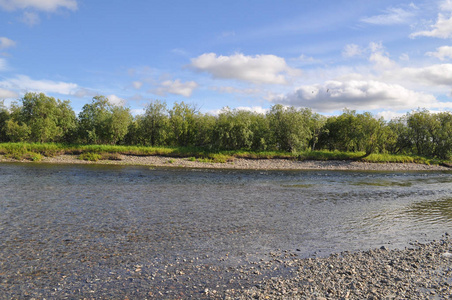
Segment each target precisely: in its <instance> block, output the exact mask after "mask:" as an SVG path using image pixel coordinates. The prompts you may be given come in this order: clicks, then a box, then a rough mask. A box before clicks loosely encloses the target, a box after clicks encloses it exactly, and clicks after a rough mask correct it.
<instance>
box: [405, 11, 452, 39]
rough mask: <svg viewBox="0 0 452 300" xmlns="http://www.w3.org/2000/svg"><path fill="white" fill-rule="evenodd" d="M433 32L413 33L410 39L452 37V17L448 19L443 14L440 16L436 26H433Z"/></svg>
mask: <svg viewBox="0 0 452 300" xmlns="http://www.w3.org/2000/svg"><path fill="white" fill-rule="evenodd" d="M431 27H432V30H424V31H418V32H415V33H412V34H411V35H410V37H412V38H414V37H417V36H429V37H436V38H442V39H448V38H451V37H452V16H449V17H446V16H444V15H443V14H441V13H440V14H438V20H437V21H436V24H434V25H432V26H431Z"/></svg>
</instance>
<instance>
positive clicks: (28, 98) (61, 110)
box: [7, 93, 76, 143]
mask: <svg viewBox="0 0 452 300" xmlns="http://www.w3.org/2000/svg"><path fill="white" fill-rule="evenodd" d="M21 101H22V105H21V106H20V105H17V104H13V105H12V107H11V111H12V113H11V120H10V121H11V122H9V123H8V124H7V127H8V129H7V132H8V134H7V135H9V136H10V138H11V139H12V140H21V141H31V142H40V143H45V142H60V141H64V140H65V138H66V137H67V136H68V135H69V133H70V132H71V131H72V130H74V128H75V126H76V119H75V113H74V112H73V110H72V108H71V107H70V102H69V101H61V100H59V99H58V100H56V99H55V98H53V97H48V96H46V95H45V94H43V93H40V94H37V93H27V94H25V95H24V97H23V98H22V99H21Z"/></svg>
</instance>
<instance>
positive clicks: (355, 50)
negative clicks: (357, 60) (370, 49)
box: [342, 44, 363, 57]
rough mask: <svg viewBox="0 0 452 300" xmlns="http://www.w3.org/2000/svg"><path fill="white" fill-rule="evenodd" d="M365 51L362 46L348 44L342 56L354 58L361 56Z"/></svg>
mask: <svg viewBox="0 0 452 300" xmlns="http://www.w3.org/2000/svg"><path fill="white" fill-rule="evenodd" d="M362 52H363V50H362V49H361V47H360V46H358V45H355V44H348V45H346V46H345V47H344V50H343V51H342V56H344V57H353V56H358V55H361V54H362Z"/></svg>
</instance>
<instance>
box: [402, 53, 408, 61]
mask: <svg viewBox="0 0 452 300" xmlns="http://www.w3.org/2000/svg"><path fill="white" fill-rule="evenodd" d="M399 59H400V60H403V61H409V60H410V56H409V55H408V54H407V53H402V54H400V56H399Z"/></svg>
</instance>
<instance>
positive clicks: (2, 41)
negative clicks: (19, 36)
mask: <svg viewBox="0 0 452 300" xmlns="http://www.w3.org/2000/svg"><path fill="white" fill-rule="evenodd" d="M15 45H16V42H15V41H13V40H11V39H9V38H6V37H0V50H2V49H6V48H10V47H13V46H15Z"/></svg>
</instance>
